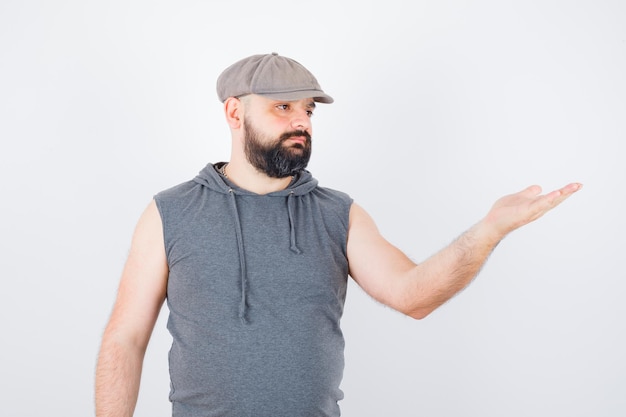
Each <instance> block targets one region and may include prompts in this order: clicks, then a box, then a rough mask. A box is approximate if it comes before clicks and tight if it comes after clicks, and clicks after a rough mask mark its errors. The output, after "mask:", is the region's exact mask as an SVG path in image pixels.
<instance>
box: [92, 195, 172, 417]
mask: <svg viewBox="0 0 626 417" xmlns="http://www.w3.org/2000/svg"><path fill="white" fill-rule="evenodd" d="M167 275H168V268H167V263H166V259H165V251H164V246H163V230H162V226H161V218H160V215H159V212H158V210H157V208H156V204H155V202H154V201H152V202H151V203H150V205H149V206H148V207H147V208H146V210H145V211H144V213H143V215H142V216H141V218H140V220H139V222H138V223H137V227H136V230H135V233H134V235H133V241H132V245H131V249H130V253H129V256H128V260H127V262H126V265H125V267H124V271H123V273H122V278H121V280H120V286H119V290H118V294H117V299H116V301H115V306H114V308H113V312H112V314H111V318H110V320H109V322H108V324H107V327H106V329H105V331H104V335H103V338H102V345H101V348H100V354H99V357H98V364H97V367H96V416H97V417H113V416H115V417H122V416H123V417H130V416H132V415H133V412H134V410H135V405H136V403H137V395H138V392H139V382H140V379H141V369H142V364H143V358H144V354H145V351H146V347H147V346H148V341H149V339H150V335H151V334H152V329H153V328H154V324H155V322H156V320H157V318H158V315H159V311H160V309H161V306H162V305H163V301H164V299H165V293H166V287H167Z"/></svg>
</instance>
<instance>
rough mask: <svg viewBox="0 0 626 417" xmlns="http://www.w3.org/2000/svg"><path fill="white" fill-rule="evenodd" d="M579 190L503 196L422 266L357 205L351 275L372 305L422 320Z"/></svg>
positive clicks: (352, 223) (352, 220)
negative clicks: (502, 245)
mask: <svg viewBox="0 0 626 417" xmlns="http://www.w3.org/2000/svg"><path fill="white" fill-rule="evenodd" d="M581 187H582V186H581V184H578V183H572V184H569V185H567V186H565V187H563V188H561V189H559V190H555V191H552V192H550V193H548V194H545V195H541V194H540V193H541V187H539V186H537V185H534V186H530V187H528V188H526V189H525V190H522V191H520V192H518V193H515V194H511V195H507V196H504V197H502V198H500V199H499V200H498V201H496V203H495V204H494V205H493V206H492V208H491V210H490V211H489V212H488V213H487V215H486V216H485V217H484V218H483V219H482V220H481V221H479V222H478V223H476V224H475V225H474V226H472V227H471V228H470V229H468V230H467V231H466V232H464V233H463V234H461V235H460V236H459V237H458V238H457V239H456V240H454V241H453V242H452V243H451V244H450V245H448V246H447V247H445V248H443V249H442V250H440V251H439V252H437V253H436V254H435V255H433V256H432V257H430V258H429V259H427V260H426V261H424V262H422V263H419V264H416V263H414V262H413V261H411V260H410V259H409V258H408V257H407V256H406V255H405V254H404V253H403V252H402V251H400V250H399V249H398V248H396V247H395V246H393V245H392V244H391V243H389V242H388V241H387V240H386V239H385V238H384V237H383V236H382V235H381V234H380V233H379V231H378V229H377V227H376V225H375V223H374V221H373V220H372V218H371V217H370V216H369V215H368V214H367V213H366V212H365V210H363V208H361V207H360V206H358V205H357V204H353V205H352V208H351V210H350V226H349V234H348V261H349V264H350V275H351V276H352V278H353V279H354V280H355V281H356V282H357V283H358V284H359V285H360V286H361V287H362V288H363V289H364V290H365V291H366V292H367V293H368V294H369V295H371V296H372V297H373V298H374V299H376V300H378V301H380V302H381V303H383V304H386V305H388V306H390V307H392V308H394V309H396V310H398V311H400V312H402V313H404V314H406V315H408V316H411V317H413V318H416V319H421V318H424V317H426V316H427V315H428V314H430V313H431V312H432V311H434V310H435V309H436V308H438V307H439V306H441V305H442V304H444V303H445V302H446V301H448V300H449V299H450V298H452V297H453V296H454V295H455V294H456V293H458V292H459V291H461V290H462V289H463V288H465V287H466V286H467V285H468V284H469V283H470V282H471V281H472V280H473V279H474V277H475V276H476V275H477V274H478V272H479V271H480V269H481V268H482V266H483V265H484V263H485V262H486V260H487V258H488V257H489V255H490V254H491V252H492V251H493V249H494V248H495V247H496V246H497V244H498V243H499V242H500V241H501V240H502V239H503V238H504V237H505V236H506V235H508V234H509V233H511V232H512V231H513V230H515V229H517V228H519V227H522V226H524V225H526V224H528V223H530V222H532V221H534V220H536V219H538V218H540V217H541V216H543V215H544V214H545V213H547V212H548V211H550V210H551V209H553V208H554V207H556V206H558V205H559V204H560V203H562V202H563V201H564V200H565V199H567V198H568V197H570V196H571V195H572V194H573V193H575V192H576V191H578V190H579V189H580V188H581Z"/></svg>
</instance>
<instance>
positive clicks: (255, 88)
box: [217, 52, 334, 103]
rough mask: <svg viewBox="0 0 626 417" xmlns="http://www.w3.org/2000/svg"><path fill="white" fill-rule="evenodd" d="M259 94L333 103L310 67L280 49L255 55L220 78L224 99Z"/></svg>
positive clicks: (269, 96) (282, 98) (221, 94)
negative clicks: (279, 50)
mask: <svg viewBox="0 0 626 417" xmlns="http://www.w3.org/2000/svg"><path fill="white" fill-rule="evenodd" d="M246 94H258V95H260V96H264V97H267V98H271V99H274V100H289V101H291V100H300V99H303V98H309V97H310V98H313V100H314V101H317V102H320V103H332V102H333V101H334V100H333V98H332V97H331V96H329V95H328V94H326V93H324V91H322V88H321V87H320V85H319V83H318V82H317V80H316V79H315V77H314V76H313V74H311V72H310V71H309V70H307V69H306V68H304V66H302V65H301V64H300V63H298V62H296V61H294V60H293V59H291V58H287V57H284V56H281V55H278V54H277V53H276V52H272V53H271V54H265V55H252V56H250V57H248V58H244V59H242V60H240V61H237V62H235V63H234V64H233V65H231V66H230V67H228V68H226V69H225V70H224V71H223V72H222V74H220V76H219V77H218V79H217V96H218V97H219V99H220V101H222V102H224V101H226V99H227V98H228V97H240V96H244V95H246Z"/></svg>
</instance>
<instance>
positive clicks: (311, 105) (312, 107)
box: [307, 100, 315, 109]
mask: <svg viewBox="0 0 626 417" xmlns="http://www.w3.org/2000/svg"><path fill="white" fill-rule="evenodd" d="M307 107H308V108H310V109H314V108H315V101H313V100H311V102H310V103H309V104H307Z"/></svg>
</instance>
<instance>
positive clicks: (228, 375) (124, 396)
mask: <svg viewBox="0 0 626 417" xmlns="http://www.w3.org/2000/svg"><path fill="white" fill-rule="evenodd" d="M217 92H218V96H219V98H220V100H221V101H222V102H223V103H224V114H225V117H226V122H227V123H228V125H229V127H230V130H231V139H232V152H231V157H230V161H229V162H227V163H225V162H219V163H215V164H208V165H207V166H206V167H205V168H204V169H203V170H202V171H201V172H200V173H199V174H198V176H197V177H196V178H194V179H192V180H190V181H188V182H185V183H183V184H179V185H177V186H175V187H173V188H170V189H168V190H165V191H163V192H160V193H158V194H157V195H156V196H155V198H154V200H153V201H152V202H150V204H149V205H148V207H147V209H146V210H145V212H144V213H143V215H142V216H141V218H140V220H139V222H138V224H137V227H136V230H135V233H134V236H133V240H132V245H131V250H130V254H129V257H128V260H127V263H126V265H125V268H124V271H123V274H122V278H121V282H120V287H119V292H118V296H117V300H116V302H115V307H114V309H113V313H112V315H111V318H110V321H109V323H108V325H107V327H106V330H105V333H104V336H103V340H102V347H101V352H100V356H99V360H98V366H97V376H96V414H97V415H98V416H99V417H105V416H131V415H132V414H133V410H134V407H135V404H136V400H137V395H138V390H139V382H140V377H141V367H142V362H143V356H144V352H145V350H146V347H147V344H148V340H149V338H150V335H151V332H152V329H153V327H154V323H155V321H156V319H157V316H158V314H159V310H160V308H161V306H162V304H163V302H164V301H167V303H168V308H169V311H170V316H169V320H168V329H169V331H170V333H171V335H172V338H173V344H172V347H171V351H170V356H169V361H170V376H171V392H170V400H171V401H172V412H173V415H174V416H176V417H197V416H198V417H199V416H205V417H206V416H236V417H244V416H254V417H264V416H266V417H280V416H285V417H296V416H297V417H303V416H327V417H330V416H332V417H336V416H339V415H340V410H339V406H338V401H339V400H341V399H342V397H343V394H342V392H341V390H340V388H339V385H340V382H341V378H342V373H343V365H344V362H343V348H344V340H343V336H342V332H341V328H340V326H339V321H340V318H341V315H342V313H343V306H344V300H345V295H346V285H347V279H348V276H350V277H351V278H352V279H354V280H355V281H356V282H357V283H358V284H359V285H360V286H361V287H362V288H363V289H364V290H365V291H366V292H367V293H368V294H369V295H371V296H372V297H373V298H374V299H376V300H378V301H380V302H381V303H384V304H386V305H388V306H390V307H392V308H394V309H396V310H398V311H400V312H402V313H404V314H407V315H409V316H411V317H414V318H416V319H421V318H424V317H426V316H427V315H428V314H429V313H430V312H432V311H433V310H435V309H436V308H437V307H439V306H441V305H442V304H443V303H445V302H446V301H447V300H448V299H450V298H451V297H452V296H454V294H456V293H457V292H458V291H460V290H461V289H463V288H464V287H465V286H466V285H468V283H469V282H470V281H471V280H472V279H473V278H474V277H475V276H476V274H477V273H478V271H479V270H480V268H481V267H482V265H483V264H484V262H485V261H486V259H487V258H488V256H489V254H490V253H491V252H492V250H493V249H494V248H495V246H496V245H497V244H498V242H500V240H502V239H503V238H504V237H505V236H506V235H507V234H508V233H510V232H511V231H513V230H515V229H516V228H518V227H521V226H523V225H525V224H527V223H529V222H531V221H534V220H535V219H537V218H539V217H541V216H542V215H543V214H545V213H546V212H547V211H549V210H551V209H552V208H554V207H556V206H557V205H558V204H560V203H561V202H562V201H563V200H565V199H566V198H567V197H569V196H570V195H572V194H573V193H574V192H576V191H578V190H579V189H580V187H581V185H580V184H577V183H572V184H569V185H567V186H565V187H563V188H561V189H560V190H556V191H553V192H551V193H548V194H545V195H540V193H541V189H540V187H538V186H531V187H528V188H527V189H525V190H523V191H521V192H518V193H515V194H512V195H508V196H505V197H502V198H501V199H500V200H498V201H497V202H496V203H495V204H494V205H493V207H492V209H491V210H490V211H489V212H488V213H487V215H486V216H485V217H484V218H483V219H481V220H480V221H479V222H478V223H476V224H475V225H474V226H472V227H471V228H470V229H469V230H467V231H466V232H465V233H463V234H462V235H460V236H459V237H458V238H457V239H456V240H455V241H454V242H453V243H452V244H450V245H449V246H448V247H446V248H444V249H443V250H441V251H440V252H439V253H437V254H435V255H434V256H432V257H431V258H430V259H428V260H426V261H424V262H423V263H420V264H416V263H414V262H412V261H411V260H410V259H409V258H408V257H407V256H406V255H405V254H404V253H402V252H401V251H400V250H398V249H397V248H396V247H394V246H393V245H392V244H391V243H389V242H388V241H387V240H385V238H384V237H383V236H381V235H380V233H379V232H378V230H377V228H376V225H375V223H374V221H373V220H372V219H371V218H370V216H369V215H368V214H367V213H366V212H365V210H363V208H361V207H360V206H359V205H357V204H356V203H355V202H353V201H352V199H351V198H350V197H349V196H348V195H347V194H345V193H343V192H340V191H336V190H332V189H328V188H324V187H322V186H320V185H319V184H318V183H317V181H316V180H315V179H314V178H313V176H312V175H311V173H310V172H308V171H307V170H306V169H305V168H306V166H307V163H308V161H309V157H310V155H311V136H312V125H311V115H312V114H313V112H314V110H315V106H316V104H317V103H332V102H333V99H332V98H331V97H330V96H329V95H327V94H326V93H324V91H323V90H322V89H321V87H320V86H319V84H318V82H317V80H316V79H315V77H314V76H313V75H312V74H311V73H310V72H309V71H308V70H307V69H306V68H304V67H303V66H302V65H300V64H299V63H298V62H296V61H294V60H292V59H290V58H287V57H283V56H280V55H278V54H275V53H272V54H267V55H254V56H251V57H247V58H245V59H242V60H240V61H238V62H236V63H235V64H233V65H232V66H230V67H229V68H227V69H226V70H225V71H224V72H223V73H222V74H221V75H220V77H219V79H218V81H217Z"/></svg>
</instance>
